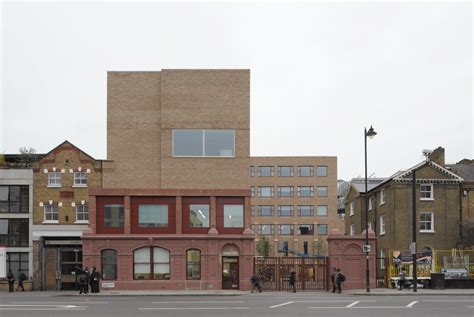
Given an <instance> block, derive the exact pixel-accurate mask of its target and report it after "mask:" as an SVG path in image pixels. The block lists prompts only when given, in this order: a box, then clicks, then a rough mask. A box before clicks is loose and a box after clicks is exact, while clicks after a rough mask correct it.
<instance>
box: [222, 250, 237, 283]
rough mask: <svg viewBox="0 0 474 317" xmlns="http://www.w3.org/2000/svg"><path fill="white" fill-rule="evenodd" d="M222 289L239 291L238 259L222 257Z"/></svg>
mask: <svg viewBox="0 0 474 317" xmlns="http://www.w3.org/2000/svg"><path fill="white" fill-rule="evenodd" d="M222 289H239V257H237V256H223V257H222Z"/></svg>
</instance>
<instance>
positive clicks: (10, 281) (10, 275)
mask: <svg viewBox="0 0 474 317" xmlns="http://www.w3.org/2000/svg"><path fill="white" fill-rule="evenodd" d="M7 280H8V291H9V292H10V293H11V292H13V290H14V289H13V285H14V284H15V275H13V273H12V270H8V273H7Z"/></svg>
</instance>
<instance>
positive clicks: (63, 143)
mask: <svg viewBox="0 0 474 317" xmlns="http://www.w3.org/2000/svg"><path fill="white" fill-rule="evenodd" d="M65 144H69V145H71V146H73V147H75V148H76V149H78V150H79V151H80V152H82V153H83V154H85V155H86V156H88V157H89V158H90V159H91V160H93V161H95V160H96V159H95V158H93V157H92V156H90V155H89V154H87V153H86V152H84V151H83V150H81V149H80V148H78V147H77V146H75V145H74V144H72V143H71V142H69V141H68V140H65V141H64V142H62V143H60V144H59V145H58V146H56V147H55V148H53V149H52V150H51V151H49V152H48V153H46V154H44V156H43V157H47V156H48V155H49V154H50V153H53V152H54V151H55V150H56V149H58V148H60V147H61V146H63V145H65Z"/></svg>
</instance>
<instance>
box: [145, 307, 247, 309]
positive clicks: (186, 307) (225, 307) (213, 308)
mask: <svg viewBox="0 0 474 317" xmlns="http://www.w3.org/2000/svg"><path fill="white" fill-rule="evenodd" d="M138 309H139V310H204V309H205V310H219V309H221V310H222V309H225V310H229V309H248V307H140V308H138Z"/></svg>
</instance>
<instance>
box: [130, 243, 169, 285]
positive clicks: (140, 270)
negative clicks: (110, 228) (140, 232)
mask: <svg viewBox="0 0 474 317" xmlns="http://www.w3.org/2000/svg"><path fill="white" fill-rule="evenodd" d="M133 267H134V269H133V278H134V279H136V280H169V279H170V252H169V251H168V250H166V249H163V248H158V247H145V248H140V249H137V250H135V251H134V252H133Z"/></svg>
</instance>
